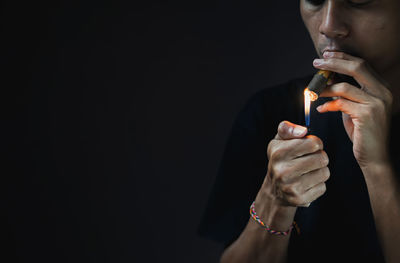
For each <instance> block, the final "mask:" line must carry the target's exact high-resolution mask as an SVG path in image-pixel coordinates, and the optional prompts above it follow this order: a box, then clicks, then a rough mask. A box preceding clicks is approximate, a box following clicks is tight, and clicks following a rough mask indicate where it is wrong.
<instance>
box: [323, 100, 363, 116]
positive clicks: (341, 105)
mask: <svg viewBox="0 0 400 263" xmlns="http://www.w3.org/2000/svg"><path fill="white" fill-rule="evenodd" d="M360 106H361V105H360V104H359V103H357V102H354V101H350V100H348V99H344V98H339V99H337V100H332V101H328V102H325V103H324V104H322V105H320V106H318V107H317V111H318V112H319V113H324V112H332V111H341V112H344V113H346V114H348V115H350V117H351V116H355V115H356V114H357V112H359V111H360Z"/></svg>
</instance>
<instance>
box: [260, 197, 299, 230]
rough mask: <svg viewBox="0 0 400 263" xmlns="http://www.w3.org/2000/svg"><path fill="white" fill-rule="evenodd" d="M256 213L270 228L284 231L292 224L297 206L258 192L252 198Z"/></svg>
mask: <svg viewBox="0 0 400 263" xmlns="http://www.w3.org/2000/svg"><path fill="white" fill-rule="evenodd" d="M254 206H255V208H256V210H257V215H258V216H259V217H260V218H261V219H262V221H263V222H265V223H266V224H267V225H269V226H270V227H271V228H273V229H276V230H280V231H286V230H287V229H289V228H290V226H291V225H292V224H293V220H294V216H295V214H296V210H297V208H296V207H294V206H287V205H283V204H282V202H281V201H279V200H277V199H276V198H274V197H272V196H270V195H267V194H262V193H259V195H257V197H256V199H255V200H254Z"/></svg>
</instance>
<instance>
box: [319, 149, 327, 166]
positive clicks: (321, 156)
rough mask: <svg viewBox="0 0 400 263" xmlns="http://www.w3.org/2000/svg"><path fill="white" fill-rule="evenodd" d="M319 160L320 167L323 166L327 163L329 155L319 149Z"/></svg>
mask: <svg viewBox="0 0 400 263" xmlns="http://www.w3.org/2000/svg"><path fill="white" fill-rule="evenodd" d="M319 161H320V164H321V167H325V166H327V165H328V164H329V157H328V155H327V154H326V152H325V151H321V153H320V154H319Z"/></svg>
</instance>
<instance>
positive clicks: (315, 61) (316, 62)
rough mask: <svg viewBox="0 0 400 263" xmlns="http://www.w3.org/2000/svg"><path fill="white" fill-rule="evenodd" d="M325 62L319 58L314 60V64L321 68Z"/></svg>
mask: <svg viewBox="0 0 400 263" xmlns="http://www.w3.org/2000/svg"><path fill="white" fill-rule="evenodd" d="M323 61H324V60H323V59H319V58H317V59H314V61H313V64H314V65H315V66H319V65H322V63H323Z"/></svg>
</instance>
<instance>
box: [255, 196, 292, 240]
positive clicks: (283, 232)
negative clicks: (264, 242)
mask: <svg viewBox="0 0 400 263" xmlns="http://www.w3.org/2000/svg"><path fill="white" fill-rule="evenodd" d="M250 215H251V217H252V218H253V219H254V220H255V221H257V223H259V224H260V225H261V226H262V227H263V228H265V230H267V232H268V233H270V234H272V235H276V236H287V235H288V234H289V233H290V231H291V230H292V228H293V227H295V228H296V230H297V233H298V234H300V229H299V227H298V226H297V224H296V222H295V221H293V224H292V225H291V226H290V228H289V229H288V230H286V231H277V230H274V229H272V228H270V227H269V226H268V225H267V224H265V223H264V222H263V221H262V220H261V219H260V217H259V216H258V215H257V214H256V210H255V209H254V201H253V203H252V204H251V206H250Z"/></svg>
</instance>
